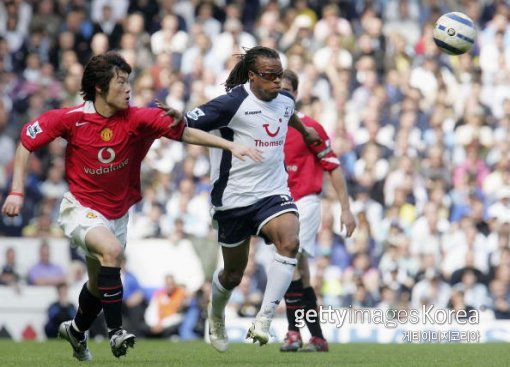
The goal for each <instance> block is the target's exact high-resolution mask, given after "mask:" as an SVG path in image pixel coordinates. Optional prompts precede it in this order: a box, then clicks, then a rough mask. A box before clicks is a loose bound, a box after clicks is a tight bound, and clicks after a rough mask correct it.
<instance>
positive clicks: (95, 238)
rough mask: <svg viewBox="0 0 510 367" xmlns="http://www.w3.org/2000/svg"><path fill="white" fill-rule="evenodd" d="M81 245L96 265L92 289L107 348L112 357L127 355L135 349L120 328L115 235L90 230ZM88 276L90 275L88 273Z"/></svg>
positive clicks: (103, 229)
mask: <svg viewBox="0 0 510 367" xmlns="http://www.w3.org/2000/svg"><path fill="white" fill-rule="evenodd" d="M85 241H86V244H87V248H88V249H89V250H90V252H91V253H92V254H93V255H94V256H95V257H96V258H97V260H98V262H99V266H98V263H96V264H95V265H96V266H98V269H97V271H95V272H93V273H94V274H97V280H96V282H95V283H91V284H92V285H95V289H94V290H93V291H95V292H97V294H98V295H99V298H100V300H101V305H102V307H103V311H104V316H105V321H106V327H107V328H108V336H109V337H110V347H111V350H112V353H113V355H114V356H115V357H117V358H119V357H121V356H123V355H126V354H127V350H128V348H133V347H134V345H135V341H136V337H135V335H133V334H131V333H128V332H127V331H126V330H124V329H123V328H122V296H123V294H124V288H123V285H122V280H121V278H120V265H121V258H122V254H123V252H124V248H123V246H122V245H121V244H120V242H119V240H118V239H117V238H116V237H115V235H114V234H113V233H112V232H111V231H110V230H109V229H108V228H106V227H102V226H99V227H95V228H93V229H92V230H90V231H89V232H88V233H87V235H86V237H85ZM91 273H92V271H91Z"/></svg>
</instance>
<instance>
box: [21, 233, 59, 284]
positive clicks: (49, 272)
mask: <svg viewBox="0 0 510 367" xmlns="http://www.w3.org/2000/svg"><path fill="white" fill-rule="evenodd" d="M65 281H66V273H65V271H64V269H63V268H62V267H61V266H60V265H58V264H55V263H52V262H51V250H50V245H49V244H48V243H47V242H46V241H41V244H40V245H39V261H38V262H37V263H36V264H34V265H32V267H30V269H29V270H28V274H27V283H28V284H32V285H53V286H57V285H59V284H61V283H64V282H65Z"/></svg>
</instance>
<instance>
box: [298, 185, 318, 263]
mask: <svg viewBox="0 0 510 367" xmlns="http://www.w3.org/2000/svg"><path fill="white" fill-rule="evenodd" d="M296 206H297V207H298V211H299V251H300V252H305V253H306V254H307V255H308V256H312V257H313V256H314V255H315V241H316V238H317V233H318V231H319V226H320V224H321V199H320V198H319V196H318V195H307V196H303V197H302V198H301V199H299V200H298V201H296Z"/></svg>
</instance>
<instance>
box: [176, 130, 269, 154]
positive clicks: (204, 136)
mask: <svg viewBox="0 0 510 367" xmlns="http://www.w3.org/2000/svg"><path fill="white" fill-rule="evenodd" d="M182 141H184V142H186V143H189V144H196V145H203V146H206V147H212V148H220V149H225V150H230V151H231V152H232V154H233V155H234V157H236V158H238V159H240V160H242V161H244V157H250V158H251V159H253V160H254V161H255V162H261V161H262V154H261V152H260V151H259V150H258V149H255V148H251V147H247V146H245V145H240V144H237V143H234V142H232V141H228V140H226V139H223V138H220V137H219V136H216V135H212V134H209V133H206V132H205V131H202V130H199V129H195V128H192V127H185V128H184V133H183V134H182Z"/></svg>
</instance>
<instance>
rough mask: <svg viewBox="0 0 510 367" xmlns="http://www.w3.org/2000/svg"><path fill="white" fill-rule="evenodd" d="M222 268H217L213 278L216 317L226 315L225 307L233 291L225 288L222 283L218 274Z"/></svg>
mask: <svg viewBox="0 0 510 367" xmlns="http://www.w3.org/2000/svg"><path fill="white" fill-rule="evenodd" d="M221 270H222V269H217V270H216V271H215V272H214V275H213V279H212V297H211V298H212V313H213V315H214V316H216V317H220V318H221V317H223V316H224V315H225V307H226V306H227V303H228V300H229V299H230V295H231V294H232V291H231V290H230V291H229V290H228V289H225V287H223V286H222V285H221V283H220V279H219V278H218V275H219V274H220V271H221Z"/></svg>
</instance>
